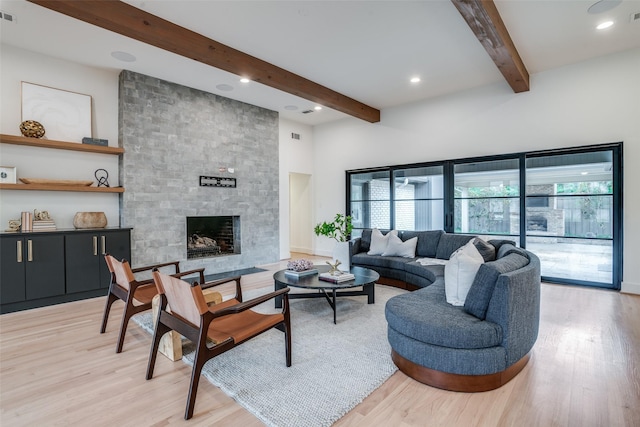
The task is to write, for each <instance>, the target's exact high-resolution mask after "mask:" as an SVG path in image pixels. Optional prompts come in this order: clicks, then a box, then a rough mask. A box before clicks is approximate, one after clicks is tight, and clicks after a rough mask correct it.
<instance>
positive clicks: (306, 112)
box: [302, 110, 313, 114]
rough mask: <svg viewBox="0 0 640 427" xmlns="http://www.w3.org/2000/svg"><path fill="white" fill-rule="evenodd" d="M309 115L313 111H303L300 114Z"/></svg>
mask: <svg viewBox="0 0 640 427" xmlns="http://www.w3.org/2000/svg"><path fill="white" fill-rule="evenodd" d="M309 113H313V110H304V111H303V112H302V114H309Z"/></svg>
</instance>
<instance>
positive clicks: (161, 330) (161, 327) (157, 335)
mask: <svg viewBox="0 0 640 427" xmlns="http://www.w3.org/2000/svg"><path fill="white" fill-rule="evenodd" d="M170 330H171V328H169V327H168V326H167V325H165V324H164V323H160V322H156V327H155V329H154V332H153V341H152V342H151V350H150V352H149V363H148V364H147V376H146V379H148V380H150V379H151V378H153V370H154V368H155V366H156V356H157V355H158V347H159V346H160V340H161V339H162V337H163V335H164V334H166V333H167V332H169V331H170Z"/></svg>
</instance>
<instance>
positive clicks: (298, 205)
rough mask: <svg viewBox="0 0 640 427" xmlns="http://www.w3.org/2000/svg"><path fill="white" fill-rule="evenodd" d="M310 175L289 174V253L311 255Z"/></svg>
mask: <svg viewBox="0 0 640 427" xmlns="http://www.w3.org/2000/svg"><path fill="white" fill-rule="evenodd" d="M311 213H312V200H311V175H308V174H302V173H290V174H289V248H290V251H291V252H300V253H304V254H312V253H313V242H312V232H313V220H312V215H311Z"/></svg>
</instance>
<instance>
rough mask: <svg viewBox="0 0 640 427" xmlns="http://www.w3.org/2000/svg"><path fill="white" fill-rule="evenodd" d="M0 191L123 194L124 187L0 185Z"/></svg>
mask: <svg viewBox="0 0 640 427" xmlns="http://www.w3.org/2000/svg"><path fill="white" fill-rule="evenodd" d="M0 190H27V191H29V190H31V191H78V192H87V193H124V187H87V186H82V185H78V186H72V185H47V184H0Z"/></svg>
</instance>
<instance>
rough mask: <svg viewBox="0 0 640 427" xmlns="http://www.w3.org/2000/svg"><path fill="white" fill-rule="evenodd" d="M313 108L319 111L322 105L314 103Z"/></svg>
mask: <svg viewBox="0 0 640 427" xmlns="http://www.w3.org/2000/svg"><path fill="white" fill-rule="evenodd" d="M313 109H314V110H316V111H320V110H322V107H321V106H319V105H316V106H315V107H313Z"/></svg>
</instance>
